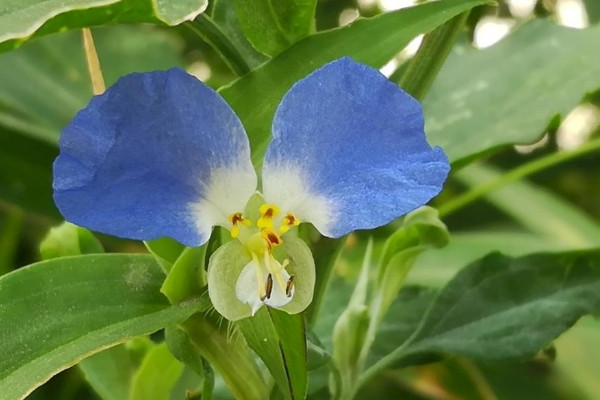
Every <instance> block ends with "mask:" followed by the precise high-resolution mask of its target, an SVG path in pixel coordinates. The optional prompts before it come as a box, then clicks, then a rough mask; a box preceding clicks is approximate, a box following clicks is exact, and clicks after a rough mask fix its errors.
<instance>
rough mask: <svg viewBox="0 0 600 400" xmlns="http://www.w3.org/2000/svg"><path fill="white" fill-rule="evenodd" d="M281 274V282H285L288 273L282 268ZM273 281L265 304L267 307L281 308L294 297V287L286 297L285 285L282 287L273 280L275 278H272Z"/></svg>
mask: <svg viewBox="0 0 600 400" xmlns="http://www.w3.org/2000/svg"><path fill="white" fill-rule="evenodd" d="M281 275H282V276H283V282H284V283H286V284H287V282H288V280H289V279H290V274H288V273H287V271H286V270H283V271H281ZM273 281H274V282H273V290H272V291H271V297H270V298H268V299H266V300H265V304H266V305H268V306H269V307H273V308H281V307H283V306H285V305H286V304H287V303H289V302H290V301H292V299H293V298H294V291H295V289H292V295H291V296H290V297H288V296H287V294H285V287H284V288H283V289H282V288H281V286H280V285H279V284H278V283H277V282H276V281H275V278H273Z"/></svg>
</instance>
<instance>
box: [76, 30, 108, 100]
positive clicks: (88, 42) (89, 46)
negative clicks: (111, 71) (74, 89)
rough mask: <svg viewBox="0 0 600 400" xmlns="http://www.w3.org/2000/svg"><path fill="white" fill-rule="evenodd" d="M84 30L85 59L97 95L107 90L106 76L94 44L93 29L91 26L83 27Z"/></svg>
mask: <svg viewBox="0 0 600 400" xmlns="http://www.w3.org/2000/svg"><path fill="white" fill-rule="evenodd" d="M82 32H83V48H84V50H85V59H86V61H87V65H88V70H89V71H90V78H91V80H92V90H93V92H94V94H96V95H98V94H102V93H104V91H105V90H106V85H105V84H104V76H103V75H102V68H100V60H98V53H96V46H94V38H92V31H90V28H83V29H82Z"/></svg>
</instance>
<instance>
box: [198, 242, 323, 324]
mask: <svg viewBox="0 0 600 400" xmlns="http://www.w3.org/2000/svg"><path fill="white" fill-rule="evenodd" d="M274 256H275V258H276V259H278V260H284V259H288V260H289V266H288V267H287V271H288V273H289V274H290V275H294V276H295V277H296V280H295V293H294V297H293V298H292V300H291V301H290V302H289V303H288V304H286V305H285V306H283V307H281V308H280V309H281V310H283V311H285V312H287V313H289V314H296V313H299V312H301V311H303V310H304V309H305V308H306V307H308V305H309V304H310V302H311V301H312V297H313V291H314V286H315V263H314V260H313V257H312V254H311V252H310V249H309V248H308V246H307V245H306V244H305V243H304V242H303V241H302V240H301V239H299V238H297V237H294V236H291V235H286V236H285V238H284V239H283V243H282V244H281V246H279V247H277V248H276V249H275V250H274ZM251 260H252V257H251V255H250V253H249V252H248V250H246V248H245V247H244V246H243V245H242V244H241V243H240V242H239V241H237V240H233V241H231V242H229V243H226V244H224V245H223V246H221V247H220V248H219V249H218V250H217V251H215V253H214V254H213V255H212V257H211V259H210V262H209V265H208V288H209V289H208V290H209V294H210V298H211V300H212V302H213V305H214V307H215V309H216V310H217V311H218V312H219V313H220V314H221V315H223V316H224V317H225V318H227V319H228V320H230V321H237V320H239V319H242V318H246V317H249V316H251V315H252V310H251V308H250V306H248V305H247V304H245V303H242V302H241V301H240V300H239V299H238V298H237V296H236V292H235V287H236V283H237V280H238V277H239V276H240V273H241V272H242V269H244V267H245V266H246V265H247V264H248V263H249V262H250V261H251Z"/></svg>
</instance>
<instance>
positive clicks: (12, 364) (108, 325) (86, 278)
mask: <svg viewBox="0 0 600 400" xmlns="http://www.w3.org/2000/svg"><path fill="white" fill-rule="evenodd" d="M163 279H164V274H163V273H162V271H161V269H160V267H159V266H158V265H157V264H156V262H155V261H154V260H153V259H152V257H150V256H147V255H124V254H119V255H116V254H115V255H108V254H103V255H87V256H76V257H68V258H55V259H52V260H49V261H44V262H41V263H37V264H34V265H31V266H29V267H26V268H22V269H19V270H17V271H15V272H12V273H10V274H7V275H5V276H3V277H2V278H0V320H1V321H2V324H0V353H1V354H2V357H1V358H0V393H2V396H3V398H5V399H7V400H14V399H21V398H23V397H25V396H26V395H27V394H28V393H30V392H31V391H32V390H33V389H34V388H36V387H37V386H39V385H41V384H42V383H44V382H45V381H47V380H48V379H49V378H50V377H52V376H53V375H54V374H56V373H58V372H60V371H62V370H64V369H65V368H67V367H69V366H71V365H73V364H75V363H76V362H77V361H79V360H81V359H83V358H85V357H87V356H89V355H91V354H93V353H95V352H98V351H100V350H102V349H104V348H106V347H109V346H113V345H115V344H117V343H120V342H123V341H124V340H126V339H128V338H131V337H133V336H138V335H144V334H148V333H152V332H154V331H156V330H158V329H161V328H163V327H165V326H166V325H169V324H173V323H177V322H179V321H182V320H185V319H186V318H188V317H189V316H190V315H191V314H193V313H194V312H196V311H198V310H199V309H202V308H205V307H206V303H204V305H203V303H201V302H200V301H199V300H194V301H188V302H186V303H181V304H180V305H177V306H171V305H170V304H169V302H168V300H167V299H166V298H165V297H164V296H163V295H162V294H161V293H160V291H159V289H160V285H161V284H162V281H163Z"/></svg>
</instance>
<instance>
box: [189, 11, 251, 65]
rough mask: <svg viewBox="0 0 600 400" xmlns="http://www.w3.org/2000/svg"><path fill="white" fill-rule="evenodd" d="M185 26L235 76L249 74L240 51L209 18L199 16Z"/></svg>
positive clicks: (202, 15)
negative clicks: (203, 42)
mask: <svg viewBox="0 0 600 400" xmlns="http://www.w3.org/2000/svg"><path fill="white" fill-rule="evenodd" d="M185 26H186V27H187V28H189V29H191V30H192V31H194V32H195V33H196V34H198V36H200V37H201V38H202V40H204V41H205V42H206V43H208V44H209V45H210V46H211V47H212V48H213V49H214V50H215V51H216V52H217V53H218V54H219V55H220V56H221V58H222V59H223V61H224V62H225V64H227V66H228V67H229V68H231V70H232V71H233V72H234V73H235V74H236V75H238V76H242V75H245V74H247V73H248V72H250V66H249V65H248V63H247V62H246V60H244V57H243V56H242V54H241V53H240V51H239V50H238V49H237V47H235V45H234V44H233V43H232V42H231V40H229V38H228V37H227V35H225V33H224V32H223V31H222V30H221V28H219V26H218V25H217V23H216V22H215V21H213V20H212V19H211V18H210V17H208V16H206V15H204V14H201V15H199V16H198V17H197V18H196V19H195V20H193V21H191V22H186V23H185Z"/></svg>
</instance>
